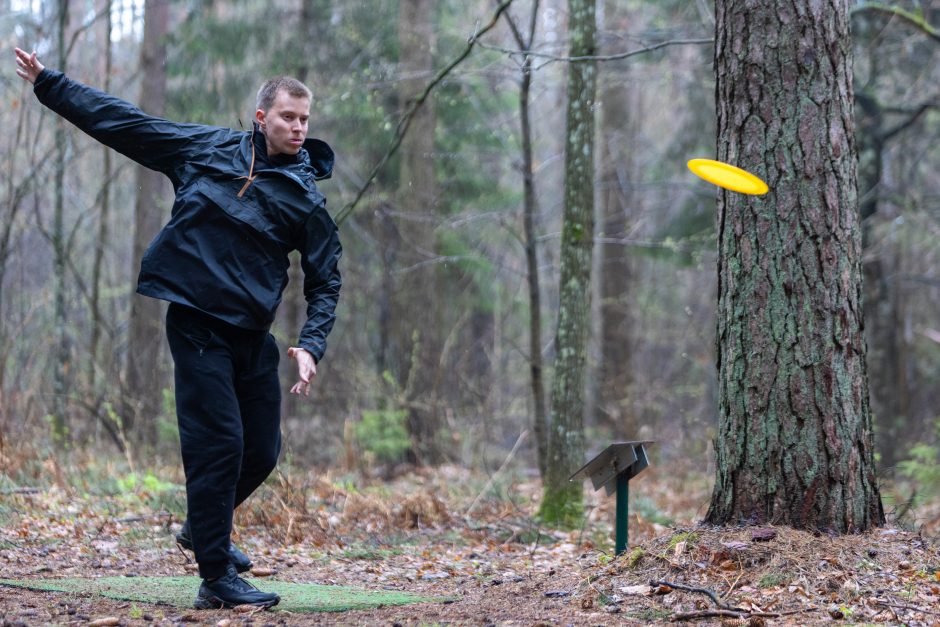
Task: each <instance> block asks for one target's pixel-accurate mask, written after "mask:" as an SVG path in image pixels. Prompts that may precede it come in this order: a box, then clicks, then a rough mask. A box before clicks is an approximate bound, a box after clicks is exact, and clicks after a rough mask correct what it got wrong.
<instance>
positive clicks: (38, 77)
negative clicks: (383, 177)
mask: <svg viewBox="0 0 940 627" xmlns="http://www.w3.org/2000/svg"><path fill="white" fill-rule="evenodd" d="M15 53H16V63H17V69H16V73H17V74H18V75H19V76H20V77H21V78H23V79H24V80H27V81H29V82H30V83H32V84H33V91H34V92H35V94H36V97H37V98H38V99H39V101H40V102H41V103H42V104H44V105H45V106H47V107H49V108H50V109H51V110H52V111H54V112H55V113H57V114H58V115H60V116H62V117H63V118H65V119H66V120H68V121H69V122H71V123H72V124H74V125H75V126H77V127H78V128H79V129H81V130H82V131H84V132H85V133H87V134H88V135H90V136H91V137H93V138H94V139H96V140H98V141H99V142H101V143H103V144H105V145H106V146H109V147H111V148H113V149H114V150H117V151H118V152H120V153H121V154H123V155H126V156H127V157H129V158H131V159H133V160H134V161H136V162H137V163H139V164H141V165H143V166H144V167H147V168H150V169H152V170H156V171H158V172H162V173H163V174H165V175H166V176H167V177H169V179H170V181H171V182H172V183H173V188H174V189H175V190H176V199H175V202H174V204H173V209H172V212H171V214H170V219H169V222H167V224H166V225H165V226H164V227H163V229H162V230H161V231H160V233H159V234H158V235H157V237H156V238H155V239H154V241H153V242H152V243H151V244H150V247H149V248H148V249H147V251H146V252H145V253H144V256H143V260H142V261H141V267H140V275H139V277H138V283H137V292H138V293H140V294H143V295H144V296H149V297H152V298H159V299H162V300H166V301H169V303H170V305H169V308H168V309H167V316H166V334H167V340H168V342H169V345H170V351H171V353H172V354H173V362H174V372H175V381H176V414H177V420H178V422H179V433H180V448H181V450H182V458H183V468H184V471H185V474H186V502H187V520H186V522H185V523H184V524H183V528H182V530H181V531H180V533H179V534H178V535H177V541H178V542H179V543H180V544H181V545H182V546H183V547H184V548H187V549H191V550H192V551H193V552H194V553H195V556H196V562H197V563H198V564H199V574H200V576H201V577H202V578H203V582H202V585H201V586H200V588H199V592H198V594H197V596H196V601H195V606H196V607H197V608H200V609H206V608H220V607H234V606H236V605H255V606H258V607H271V606H273V605H276V604H277V603H278V601H279V600H280V599H279V597H278V596H277V595H276V594H273V593H268V592H262V591H260V590H258V589H256V588H255V587H254V586H252V585H251V584H250V583H248V582H247V581H245V580H244V579H242V578H241V577H239V576H238V573H240V572H245V571H248V570H250V569H251V561H250V560H249V559H248V557H246V556H245V554H244V553H242V552H241V551H240V550H239V549H238V548H237V547H235V546H234V545H233V544H232V543H231V539H230V536H231V531H232V514H233V511H234V509H235V508H236V507H238V506H239V505H240V504H241V503H242V502H244V500H245V499H247V498H248V496H249V495H250V494H251V493H252V492H254V490H255V489H256V488H257V487H258V486H259V485H261V483H262V482H263V481H264V479H265V478H266V477H267V476H268V475H269V474H270V473H271V471H272V470H273V469H274V467H275V464H276V462H277V458H278V454H279V452H280V449H281V432H280V406H281V390H280V383H279V381H278V375H277V367H278V361H279V358H280V357H279V352H278V348H277V346H276V345H275V343H274V338H273V337H272V336H271V334H270V333H269V332H268V330H269V328H270V326H271V323H272V321H273V320H274V313H275V310H276V309H277V306H278V304H279V303H280V302H281V295H282V293H283V291H284V288H285V287H286V285H287V271H288V267H289V261H288V253H290V252H291V251H293V250H298V251H299V252H300V259H301V266H302V268H303V272H304V282H303V292H304V296H305V297H306V301H307V320H306V323H305V324H304V325H303V328H302V329H301V331H300V338H299V340H298V342H297V346H296V347H291V348H289V349H288V351H287V354H288V356H289V357H291V358H293V359H294V360H295V361H296V362H297V368H298V379H297V382H296V383H295V384H294V385H293V386H292V387H291V390H290V391H291V393H293V394H304V395H307V394H309V391H310V382H311V381H312V380H313V378H314V377H315V376H316V373H317V363H318V362H319V361H320V359H321V358H322V357H323V353H324V351H325V350H326V337H327V335H328V334H329V332H330V329H331V328H332V327H333V322H334V320H335V310H336V302H337V299H338V297H339V290H340V285H341V280H340V274H339V270H338V267H337V265H338V262H339V258H340V254H341V247H340V243H339V235H338V232H337V228H336V225H335V224H334V222H333V220H332V219H331V218H330V216H329V214H328V213H327V211H326V199H325V198H324V196H323V195H322V194H321V193H320V191H319V190H318V189H317V185H316V183H315V181H318V180H321V179H325V178H328V177H329V176H330V175H331V173H332V171H333V151H332V149H330V147H329V146H328V145H327V144H326V143H324V142H322V141H320V140H318V139H308V138H307V124H308V120H309V118H310V100H311V93H310V90H309V89H308V88H307V87H306V86H305V85H304V84H303V83H301V82H299V81H297V80H295V79H292V78H288V77H279V78H274V79H271V80H268V81H266V82H265V83H264V84H263V85H262V86H261V89H260V90H259V92H258V100H257V110H256V111H255V120H254V123H253V125H252V129H251V130H250V131H233V130H230V129H227V128H218V127H213V126H204V125H199V124H184V123H178V122H172V121H168V120H164V119H161V118H156V117H153V116H150V115H147V114H145V113H144V112H142V111H141V110H140V109H138V108H137V107H135V106H133V105H132V104H130V103H128V102H125V101H123V100H120V99H118V98H115V97H113V96H110V95H108V94H106V93H103V92H101V91H98V90H96V89H92V88H91V87H87V86H85V85H82V84H81V83H78V82H76V81H73V80H71V79H69V78H67V77H66V76H65V75H63V74H62V73H60V72H55V71H52V70H49V69H46V68H44V67H43V65H42V64H41V63H40V62H39V59H37V57H36V53H35V52H34V53H32V54H29V53H27V52H24V51H23V50H20V49H19V48H16V49H15Z"/></svg>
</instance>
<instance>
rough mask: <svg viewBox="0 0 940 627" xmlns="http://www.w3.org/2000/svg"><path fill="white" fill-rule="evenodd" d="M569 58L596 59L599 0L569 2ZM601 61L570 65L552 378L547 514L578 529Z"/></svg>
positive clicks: (543, 511) (553, 520) (542, 511)
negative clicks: (578, 474)
mask: <svg viewBox="0 0 940 627" xmlns="http://www.w3.org/2000/svg"><path fill="white" fill-rule="evenodd" d="M568 19H569V23H568V34H569V39H570V41H571V47H570V53H569V54H570V56H572V57H581V56H592V55H594V54H596V48H595V43H594V42H595V37H596V25H595V3H594V0H569V2H568ZM596 90H597V69H596V63H595V62H586V63H572V64H570V65H569V67H568V107H567V131H566V139H565V211H564V219H563V223H562V234H561V283H560V289H559V292H560V293H559V298H560V302H559V306H558V331H557V334H556V339H555V350H556V357H555V371H554V378H553V381H552V402H551V427H550V429H549V450H548V455H549V464H548V473H547V476H546V481H545V493H544V495H543V497H542V504H541V508H540V514H541V516H542V518H543V519H544V520H545V521H546V522H548V523H550V524H552V523H557V524H560V525H564V526H573V525H575V524H577V523H578V522H579V521H580V518H581V515H582V512H583V502H584V493H583V489H582V487H581V484H580V483H576V482H570V481H568V477H569V476H570V475H571V474H572V473H573V472H574V471H575V470H577V469H578V467H579V466H580V465H581V464H582V463H583V462H584V459H583V457H584V385H585V379H584V374H585V367H586V362H587V339H588V327H589V326H590V300H591V299H590V293H591V265H592V257H593V244H594V99H595V94H596Z"/></svg>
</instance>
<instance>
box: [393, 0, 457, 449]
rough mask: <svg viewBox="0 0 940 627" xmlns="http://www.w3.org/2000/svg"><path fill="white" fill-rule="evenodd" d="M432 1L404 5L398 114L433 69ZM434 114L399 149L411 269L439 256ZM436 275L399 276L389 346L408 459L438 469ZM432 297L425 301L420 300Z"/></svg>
mask: <svg viewBox="0 0 940 627" xmlns="http://www.w3.org/2000/svg"><path fill="white" fill-rule="evenodd" d="M435 4H436V3H434V2H432V1H431V0H403V1H402V2H401V5H400V9H399V10H400V15H399V20H398V41H399V59H398V67H399V73H400V74H401V75H402V78H403V80H402V82H401V88H400V92H399V93H400V97H401V104H402V108H405V105H406V103H407V101H408V100H409V99H410V98H413V97H415V96H416V95H417V94H418V93H420V92H421V90H422V89H423V88H424V85H425V84H426V83H427V81H428V80H429V78H430V76H431V74H432V71H433V67H434V65H433V50H434V30H433V28H432V26H433V16H434V7H435ZM436 127H437V115H436V112H435V108H434V103H433V101H432V100H428V101H427V102H425V103H424V106H422V107H421V108H420V109H419V110H418V111H417V113H416V114H415V117H414V119H413V121H412V123H411V127H410V129H409V131H408V134H407V135H406V136H405V138H404V140H403V141H402V144H401V152H400V154H401V169H400V178H399V188H398V206H399V207H400V209H401V211H402V214H403V216H404V219H403V220H402V222H401V224H400V227H399V233H400V235H401V237H402V240H403V241H402V244H403V245H404V246H406V247H408V250H402V255H401V260H402V261H403V262H407V264H408V265H415V264H420V263H421V262H424V261H428V260H429V259H430V258H432V257H433V256H434V255H436V252H437V250H438V246H437V243H436V241H435V239H436V236H435V233H434V228H433V217H434V215H435V214H436V207H437V204H438V203H437V194H438V191H437V185H436V178H437V177H436V173H435V168H434V159H433V152H434V145H435V141H434V135H435V129H436ZM439 276H440V275H439V272H438V269H437V266H436V264H433V263H432V264H430V265H427V266H425V267H423V268H419V269H413V270H411V271H408V272H406V273H404V274H403V275H401V276H400V279H399V281H398V285H397V289H396V292H395V297H394V303H393V304H392V312H393V313H392V320H391V324H392V325H393V326H392V329H393V330H392V333H394V334H396V335H397V340H396V341H394V342H393V345H395V346H396V350H397V351H398V353H397V354H396V355H394V356H393V359H396V360H397V361H398V364H399V365H398V372H399V373H400V378H399V383H400V384H401V385H402V389H403V400H404V403H405V408H406V409H407V411H408V431H409V433H410V434H411V439H412V444H413V450H412V453H413V461H416V462H419V463H427V464H436V463H439V462H441V461H443V459H444V450H443V446H442V442H441V434H440V430H441V420H442V415H441V408H440V399H439V396H440V390H439V389H438V388H439V384H440V380H441V372H440V369H441V349H442V346H443V339H442V329H441V328H440V327H441V325H440V321H439V319H438V318H439V313H438V311H437V309H436V308H435V307H434V305H433V303H435V302H439V299H440V291H439V289H438V287H439V285H440V279H439ZM428 294H435V295H437V296H438V298H432V299H425V298H423V297H422V296H421V295H428Z"/></svg>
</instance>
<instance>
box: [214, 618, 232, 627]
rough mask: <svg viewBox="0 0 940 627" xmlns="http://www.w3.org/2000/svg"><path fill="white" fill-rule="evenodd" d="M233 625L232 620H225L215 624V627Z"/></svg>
mask: <svg viewBox="0 0 940 627" xmlns="http://www.w3.org/2000/svg"><path fill="white" fill-rule="evenodd" d="M231 624H232V619H231V618H223V619H222V620H220V621H219V622H217V623H216V624H215V627H229V626H230V625H231Z"/></svg>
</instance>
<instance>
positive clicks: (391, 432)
mask: <svg viewBox="0 0 940 627" xmlns="http://www.w3.org/2000/svg"><path fill="white" fill-rule="evenodd" d="M407 417H408V413H407V412H405V411H404V410H376V411H364V412H362V420H361V421H360V422H359V423H357V424H356V425H355V434H356V441H357V442H358V443H359V446H360V448H361V449H362V450H363V452H366V453H371V454H372V455H374V456H375V459H376V461H379V462H384V463H389V464H392V463H395V462H397V461H401V460H402V459H403V458H404V456H405V453H406V452H407V451H408V449H409V448H411V438H410V437H408V429H407V427H406V426H405V420H406V419H407Z"/></svg>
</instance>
